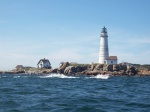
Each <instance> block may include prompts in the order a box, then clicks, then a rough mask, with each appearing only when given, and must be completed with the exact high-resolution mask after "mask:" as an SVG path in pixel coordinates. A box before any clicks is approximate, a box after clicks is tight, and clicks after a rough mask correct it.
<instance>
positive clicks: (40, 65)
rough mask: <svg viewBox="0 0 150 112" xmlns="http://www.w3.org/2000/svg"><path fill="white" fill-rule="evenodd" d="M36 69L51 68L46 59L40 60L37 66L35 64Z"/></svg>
mask: <svg viewBox="0 0 150 112" xmlns="http://www.w3.org/2000/svg"><path fill="white" fill-rule="evenodd" d="M37 67H38V68H52V67H51V63H50V62H49V60H48V59H45V58H44V59H41V60H40V61H39V62H38V64H37Z"/></svg>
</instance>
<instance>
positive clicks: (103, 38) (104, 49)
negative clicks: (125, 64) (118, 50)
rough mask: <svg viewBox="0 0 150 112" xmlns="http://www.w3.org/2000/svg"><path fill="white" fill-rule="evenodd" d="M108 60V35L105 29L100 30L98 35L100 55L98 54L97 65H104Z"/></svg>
mask: <svg viewBox="0 0 150 112" xmlns="http://www.w3.org/2000/svg"><path fill="white" fill-rule="evenodd" d="M108 58H109V49H108V34H107V29H106V28H105V27H104V28H102V31H101V34H100V53H99V63H100V64H104V63H106V62H105V60H107V59H108Z"/></svg>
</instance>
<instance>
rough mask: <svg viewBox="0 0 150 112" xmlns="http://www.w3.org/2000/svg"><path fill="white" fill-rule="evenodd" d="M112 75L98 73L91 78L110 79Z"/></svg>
mask: <svg viewBox="0 0 150 112" xmlns="http://www.w3.org/2000/svg"><path fill="white" fill-rule="evenodd" d="M109 77H110V75H101V74H99V75H96V76H92V77H90V78H97V79H108V78H109Z"/></svg>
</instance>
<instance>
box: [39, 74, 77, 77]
mask: <svg viewBox="0 0 150 112" xmlns="http://www.w3.org/2000/svg"><path fill="white" fill-rule="evenodd" d="M39 77H40V78H79V77H75V76H66V75H64V74H50V75H46V76H39Z"/></svg>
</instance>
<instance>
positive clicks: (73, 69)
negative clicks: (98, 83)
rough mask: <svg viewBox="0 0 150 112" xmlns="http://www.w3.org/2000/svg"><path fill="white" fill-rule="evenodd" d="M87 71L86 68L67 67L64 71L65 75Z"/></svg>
mask: <svg viewBox="0 0 150 112" xmlns="http://www.w3.org/2000/svg"><path fill="white" fill-rule="evenodd" d="M86 69H87V66H68V67H66V69H65V70H64V73H65V74H77V73H81V72H83V71H85V70H86Z"/></svg>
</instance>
